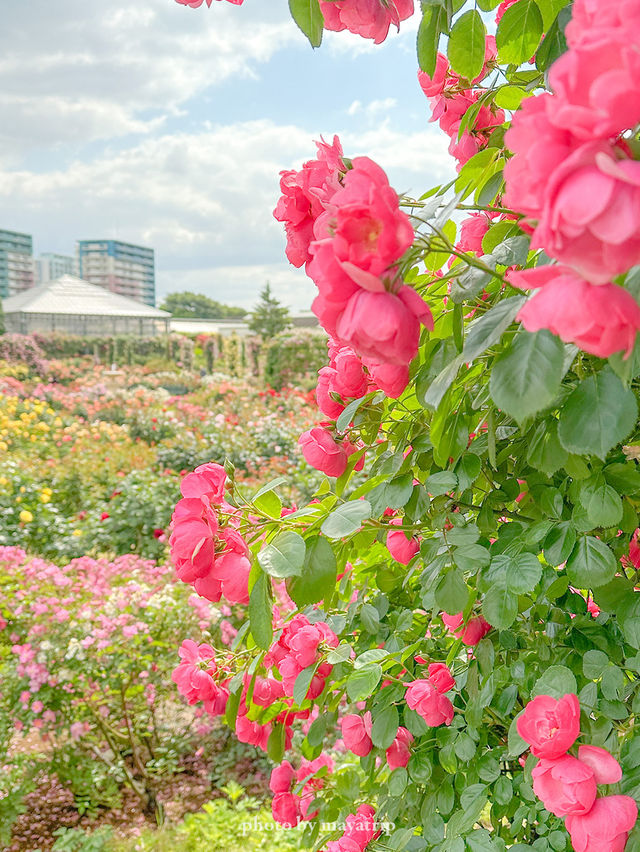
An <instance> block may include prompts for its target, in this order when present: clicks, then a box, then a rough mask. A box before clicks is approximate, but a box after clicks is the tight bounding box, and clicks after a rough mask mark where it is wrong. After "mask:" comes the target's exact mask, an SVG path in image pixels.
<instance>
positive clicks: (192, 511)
mask: <svg viewBox="0 0 640 852" xmlns="http://www.w3.org/2000/svg"><path fill="white" fill-rule="evenodd" d="M225 482H226V473H225V471H224V468H223V467H221V465H218V464H206V465H200V467H198V468H196V470H195V471H194V472H193V473H190V474H188V475H187V476H185V477H184V479H183V480H182V483H181V486H180V488H181V492H182V495H183V499H182V500H180V501H179V502H178V503H177V505H176V508H175V511H174V513H173V517H172V520H171V523H172V533H171V536H170V538H169V544H170V546H171V558H172V560H173V563H174V565H175V567H176V573H177V575H178V577H179V578H180V579H181V580H183V581H184V582H185V583H193V585H194V587H195V589H196V591H197V592H198V594H199V595H202V596H203V597H206V598H207V599H208V600H210V601H219V600H220V598H221V597H222V596H223V595H224V597H225V598H226V599H227V600H228V601H230V602H231V603H244V604H246V603H249V568H250V560H249V549H248V547H247V545H246V542H245V541H244V539H243V538H242V537H241V536H240V535H239V534H238V533H237V532H236V531H235V530H234V529H233V527H232V526H225V527H221V526H220V525H219V523H218V519H217V516H216V513H215V511H214V508H213V506H218V507H219V508H220V509H221V510H224V511H225V512H226V513H227V514H229V515H230V516H232V517H233V516H235V515H236V510H235V509H234V508H233V507H232V506H230V505H229V504H227V503H225V502H224V487H225Z"/></svg>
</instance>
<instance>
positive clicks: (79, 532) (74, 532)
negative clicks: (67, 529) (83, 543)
mask: <svg viewBox="0 0 640 852" xmlns="http://www.w3.org/2000/svg"><path fill="white" fill-rule="evenodd" d="M71 535H73V536H75V537H76V538H78V536H79V535H82V530H74V531H73V532H72V533H71Z"/></svg>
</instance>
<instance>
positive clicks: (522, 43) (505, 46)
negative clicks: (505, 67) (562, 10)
mask: <svg viewBox="0 0 640 852" xmlns="http://www.w3.org/2000/svg"><path fill="white" fill-rule="evenodd" d="M542 32H543V24H542V15H541V14H540V9H538V6H537V5H536V3H535V2H534V0H518V2H517V3H514V5H513V6H510V7H509V8H508V9H507V11H506V12H505V13H504V15H503V16H502V18H501V19H500V23H499V24H498V30H497V32H496V46H497V48H498V59H499V61H500V62H501V63H506V64H513V65H521V64H522V63H523V62H528V61H529V59H531V57H532V56H533V54H534V53H535V52H536V49H537V47H538V45H539V44H540V39H541V37H542Z"/></svg>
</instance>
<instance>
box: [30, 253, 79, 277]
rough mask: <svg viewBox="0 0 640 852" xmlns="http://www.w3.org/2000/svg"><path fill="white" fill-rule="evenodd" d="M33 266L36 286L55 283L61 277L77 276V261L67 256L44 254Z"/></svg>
mask: <svg viewBox="0 0 640 852" xmlns="http://www.w3.org/2000/svg"><path fill="white" fill-rule="evenodd" d="M34 266H35V276H36V283H37V284H48V283H49V281H57V280H58V278H62V276H63V275H74V276H76V277H77V276H78V260H77V258H75V257H71V256H70V255H67V254H52V253H51V252H45V253H44V254H41V255H40V257H39V258H38V259H37V260H36V261H35V263H34Z"/></svg>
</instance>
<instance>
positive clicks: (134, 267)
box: [78, 240, 156, 306]
mask: <svg viewBox="0 0 640 852" xmlns="http://www.w3.org/2000/svg"><path fill="white" fill-rule="evenodd" d="M78 261H79V267H80V269H79V271H80V277H81V278H83V279H84V280H85V281H89V282H90V283H91V284H97V285H98V286H100V287H105V288H106V289H107V290H111V292H112V293H120V294H121V295H123V296H128V297H129V298H130V299H135V300H136V301H138V302H145V303H146V304H147V305H152V306H155V303H156V274H155V260H154V252H153V249H150V248H144V247H143V246H135V245H132V244H131V243H123V242H120V241H119V240H79V241H78Z"/></svg>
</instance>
